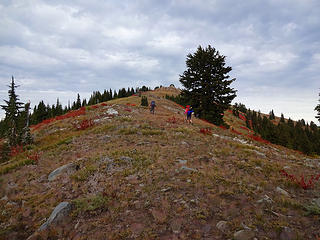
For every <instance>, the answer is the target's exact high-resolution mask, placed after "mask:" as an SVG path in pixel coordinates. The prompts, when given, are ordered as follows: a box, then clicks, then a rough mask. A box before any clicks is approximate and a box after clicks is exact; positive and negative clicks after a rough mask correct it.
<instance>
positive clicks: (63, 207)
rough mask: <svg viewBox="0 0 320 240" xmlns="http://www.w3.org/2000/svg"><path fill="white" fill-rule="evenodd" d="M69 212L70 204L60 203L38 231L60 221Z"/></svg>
mask: <svg viewBox="0 0 320 240" xmlns="http://www.w3.org/2000/svg"><path fill="white" fill-rule="evenodd" d="M70 211H71V204H70V203H68V202H61V203H59V205H58V206H56V207H55V209H54V210H53V212H52V213H51V215H50V217H49V218H48V220H47V221H46V222H45V223H44V224H42V225H41V227H40V228H39V230H40V231H43V230H46V229H47V228H48V227H49V226H50V225H52V224H56V223H58V222H60V221H62V220H63V219H64V218H65V217H66V216H68V215H69V213H70Z"/></svg>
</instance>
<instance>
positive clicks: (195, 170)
mask: <svg viewBox="0 0 320 240" xmlns="http://www.w3.org/2000/svg"><path fill="white" fill-rule="evenodd" d="M180 170H182V171H187V172H198V170H197V169H194V168H189V167H186V166H182V167H181V168H180Z"/></svg>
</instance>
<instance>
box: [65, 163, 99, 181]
mask: <svg viewBox="0 0 320 240" xmlns="http://www.w3.org/2000/svg"><path fill="white" fill-rule="evenodd" d="M96 170H97V166H94V165H89V166H86V167H84V168H82V169H80V170H79V171H78V172H76V173H75V174H73V175H72V176H71V178H73V179H74V180H76V181H85V180H87V179H88V178H89V177H90V176H91V175H92V174H93V173H94V172H95V171H96Z"/></svg>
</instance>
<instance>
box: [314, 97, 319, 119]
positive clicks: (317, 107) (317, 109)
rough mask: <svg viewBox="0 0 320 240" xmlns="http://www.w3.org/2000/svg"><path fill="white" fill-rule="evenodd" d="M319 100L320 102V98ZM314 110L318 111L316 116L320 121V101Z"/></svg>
mask: <svg viewBox="0 0 320 240" xmlns="http://www.w3.org/2000/svg"><path fill="white" fill-rule="evenodd" d="M319 97H320V93H319ZM319 102H320V99H319ZM314 110H315V111H317V116H316V118H317V119H318V121H319V122H320V103H319V104H318V105H317V106H316V107H315V109H314Z"/></svg>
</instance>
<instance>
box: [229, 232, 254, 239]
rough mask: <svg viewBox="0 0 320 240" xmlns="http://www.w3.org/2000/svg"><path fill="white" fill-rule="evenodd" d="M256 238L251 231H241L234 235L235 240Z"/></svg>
mask: <svg viewBox="0 0 320 240" xmlns="http://www.w3.org/2000/svg"><path fill="white" fill-rule="evenodd" d="M254 236H255V234H254V232H253V231H251V230H240V231H238V232H235V233H234V234H233V237H234V240H251V239H253V238H254Z"/></svg>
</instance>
